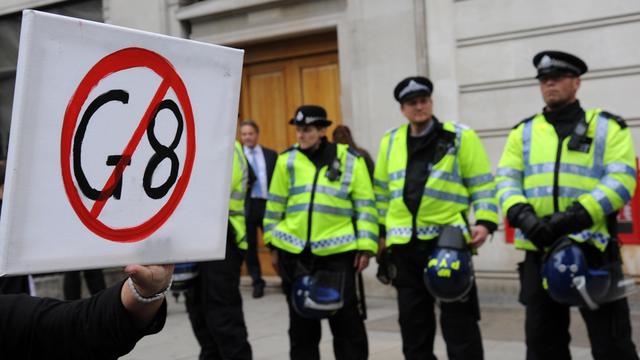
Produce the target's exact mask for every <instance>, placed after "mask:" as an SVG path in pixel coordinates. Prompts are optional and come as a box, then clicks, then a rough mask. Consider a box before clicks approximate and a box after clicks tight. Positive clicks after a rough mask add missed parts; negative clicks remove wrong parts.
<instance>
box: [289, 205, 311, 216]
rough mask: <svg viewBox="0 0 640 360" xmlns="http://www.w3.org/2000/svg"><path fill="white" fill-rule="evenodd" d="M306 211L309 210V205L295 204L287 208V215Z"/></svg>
mask: <svg viewBox="0 0 640 360" xmlns="http://www.w3.org/2000/svg"><path fill="white" fill-rule="evenodd" d="M307 210H309V204H296V205H289V206H287V214H290V213H294V212H299V211H307Z"/></svg>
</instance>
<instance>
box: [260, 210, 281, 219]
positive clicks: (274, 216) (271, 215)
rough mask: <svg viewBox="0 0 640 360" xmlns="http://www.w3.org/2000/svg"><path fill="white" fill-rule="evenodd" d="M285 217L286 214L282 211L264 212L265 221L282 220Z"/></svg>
mask: <svg viewBox="0 0 640 360" xmlns="http://www.w3.org/2000/svg"><path fill="white" fill-rule="evenodd" d="M283 217H284V213H283V212H282V211H270V210H267V211H265V212H264V218H265V219H272V220H282V218H283Z"/></svg>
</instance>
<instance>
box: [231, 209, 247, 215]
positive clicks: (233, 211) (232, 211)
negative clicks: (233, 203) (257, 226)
mask: <svg viewBox="0 0 640 360" xmlns="http://www.w3.org/2000/svg"><path fill="white" fill-rule="evenodd" d="M229 216H244V211H236V210H229Z"/></svg>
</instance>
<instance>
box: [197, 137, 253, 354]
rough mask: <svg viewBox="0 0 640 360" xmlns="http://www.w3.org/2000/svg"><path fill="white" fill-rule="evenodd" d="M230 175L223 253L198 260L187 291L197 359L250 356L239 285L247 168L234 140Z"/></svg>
mask: <svg viewBox="0 0 640 360" xmlns="http://www.w3.org/2000/svg"><path fill="white" fill-rule="evenodd" d="M232 176H233V177H232V180H231V187H232V189H231V199H230V200H229V225H228V229H227V241H226V244H227V245H226V246H227V249H226V257H225V259H224V260H214V261H206V262H202V263H199V264H198V268H199V276H198V278H197V279H196V282H195V284H194V286H193V288H192V289H191V290H190V291H188V292H187V293H186V299H187V300H186V305H187V311H188V313H189V320H190V321H191V327H192V328H193V332H194V334H195V336H196V339H197V340H198V343H199V344H200V347H201V350H200V357H199V359H200V360H209V359H251V357H252V355H251V345H249V342H248V341H247V328H246V325H245V322H244V313H243V312H242V297H241V295H240V288H239V286H240V266H241V265H242V259H243V256H244V251H245V250H246V249H247V242H246V238H245V235H246V227H245V218H244V198H245V195H246V191H247V186H248V180H249V172H248V168H247V160H246V159H245V157H244V154H243V151H242V145H240V143H239V142H237V141H236V143H235V147H234V154H233V175H232Z"/></svg>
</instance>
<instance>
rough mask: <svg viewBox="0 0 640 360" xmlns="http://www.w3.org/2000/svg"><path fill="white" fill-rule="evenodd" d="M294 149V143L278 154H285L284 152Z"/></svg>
mask: <svg viewBox="0 0 640 360" xmlns="http://www.w3.org/2000/svg"><path fill="white" fill-rule="evenodd" d="M295 149H297V148H296V146H295V145H292V146H289V148H287V149H286V150H284V151H283V152H281V153H280V155H282V154H286V153H288V152H289V151H291V150H295Z"/></svg>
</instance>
